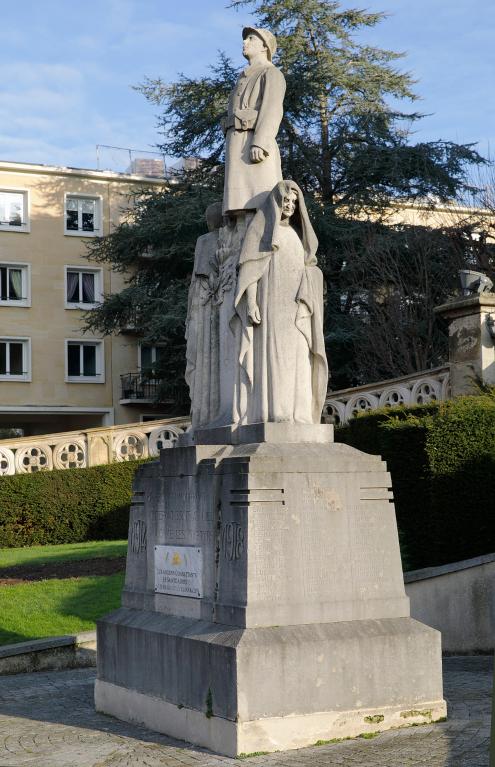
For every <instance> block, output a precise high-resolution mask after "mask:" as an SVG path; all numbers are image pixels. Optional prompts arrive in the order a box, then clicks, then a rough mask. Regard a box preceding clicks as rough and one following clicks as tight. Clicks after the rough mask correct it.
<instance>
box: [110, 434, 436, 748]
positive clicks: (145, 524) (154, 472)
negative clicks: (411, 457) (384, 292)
mask: <svg viewBox="0 0 495 767" xmlns="http://www.w3.org/2000/svg"><path fill="white" fill-rule="evenodd" d="M307 427H308V428H310V429H317V430H320V431H321V433H322V435H324V436H326V437H327V438H328V437H331V433H332V430H331V428H330V427H328V426H320V425H316V426H315V425H307ZM246 428H247V429H248V430H249V428H251V427H246ZM288 428H289V431H290V428H294V429H296V430H297V429H298V428H300V425H297V424H289V425H286V424H276V423H275V424H266V425H265V426H263V427H262V426H260V425H256V426H255V428H254V427H253V431H254V434H255V435H256V434H257V433H258V432H259V431H260V430H261V431H263V430H265V436H266V437H267V438H268V439H269V437H270V433H269V432H270V430H271V429H272V430H273V432H274V434H275V437H276V436H277V433H278V432H280V431H282V433H286V432H287V429H288ZM389 488H390V476H389V474H388V472H387V471H386V467H385V464H384V463H383V461H381V459H380V458H379V457H378V456H370V455H367V454H364V453H360V452H359V451H357V450H355V449H353V448H351V447H349V446H347V445H341V444H334V443H333V442H320V443H318V442H292V443H288V442H282V443H280V442H278V441H277V440H275V441H266V442H262V443H248V444H234V445H232V444H231V445H215V444H211V445H197V446H190V447H176V448H174V449H173V450H168V451H163V453H162V455H161V460H160V463H156V464H152V465H147V466H143V467H142V468H141V470H140V471H139V473H138V475H137V480H136V484H135V494H134V500H133V506H132V509H131V518H130V530H131V539H130V545H129V552H128V567H127V573H126V584H125V589H124V592H123V598H122V604H123V607H122V608H121V609H120V610H118V611H116V612H114V613H112V614H110V615H108V616H106V617H105V618H103V619H102V620H101V621H99V622H98V648H99V649H98V679H99V681H100V682H102V684H101V685H99V688H98V694H97V701H96V702H97V705H98V706H99V707H100V708H101V709H102V710H103V711H105V712H106V713H110V714H114V715H117V716H124V715H125V718H128V719H130V720H132V721H141V722H144V723H146V725H147V726H150V727H155V726H157V725H156V722H157V717H158V720H159V722H160V727H159V729H160V731H162V732H163V731H166V732H168V733H172V734H174V735H176V736H180V737H182V738H186V739H187V738H190V739H193V740H194V741H195V742H197V743H199V744H201V745H206V746H208V747H209V748H212V749H216V748H219V746H218V745H217V743H218V742H220V743H223V745H222V746H221V750H222V751H223V753H228V754H230V755H234V754H237V753H240V752H242V751H244V750H246V749H247V748H248V749H250V750H276V749H281V748H283V749H286V748H292V747H297V746H299V745H301V744H309V743H311V742H313V740H314V739H316V740H318V739H319V738H321V737H322V736H321V734H320V733H321V728H326V731H327V735H328V738H334V737H341V736H342V737H343V736H347V735H354V734H356V730H355V728H356V727H357V722H359V717H360V715H361V713H362V712H363V711H365V712H367V711H368V709H369V710H371V709H373V710H374V711H375V714H371V715H370V716H371V717H373V716H375V715H376V716H377V717H378V718H379V719H380V721H379V724H380V725H381V726H382V727H393V726H395V718H394V717H396V716H399V717H400V715H401V712H404V711H411V710H416V711H425V710H430V708H431V705H432V702H433V703H434V705H433V709H434V710H435V712H436V713H435V716H442V715H443V714H444V713H445V711H444V709H443V708H442V702H441V701H442V699H443V695H442V679H441V671H440V668H441V656H440V636H439V634H438V632H436V631H434V630H432V629H429V628H427V627H426V626H423V625H422V624H420V623H417V622H416V621H414V620H412V619H411V618H410V617H409V603H408V599H407V597H406V595H405V591H404V583H403V578H402V570H401V562H400V553H399V545H398V536H397V526H396V521H395V514H394V508H393V504H391V503H390V500H391V492H390V490H389ZM143 529H146V545H145V546H144V545H136V542H137V541H139V542H141V543H142V542H143V540H144V538H143V535H142V531H143ZM135 530H138V531H139V534H138V533H134V531H135ZM155 546H168V547H171V548H170V550H169V552H170V553H171V562H172V563H173V560H174V557H175V553H176V554H177V562H179V559H180V558H181V555H182V553H183V552H184V550H185V549H184V547H196V548H198V549H200V550H201V554H202V559H203V563H204V567H203V574H202V595H201V598H195V599H192V598H188V597H184V596H177V595H174V594H170V593H156V592H155V559H154V557H155ZM174 547H175V549H176V551H175V549H174ZM177 566H178V565H177ZM134 693H138V694H137V695H135V694H134ZM155 699H159V700H160V705H159V710H160V712H161V713H160V714H159V715H158V714H157V713H156V711H155V712H154V713H153V710H154V707H155V708H156V706H155V705H154V703H153V701H154V700H155ZM174 706H175V708H174ZM176 709H177V710H178V711H179V712H180V713H178V711H176ZM399 709H400V710H399ZM377 712H378V713H377ZM383 712H387V715H385V713H383ZM209 714H213V715H214V717H215V718H216V719H217V722H216V723H215V726H212V723H211V722H209ZM367 715H368V714H367V713H364V714H363V716H362V717H361V718H362V720H363V722H362V723H363V727H364V724H365V717H366V716H367ZM382 717H383V719H382ZM284 718H289V719H291V722H292V725H293V726H294V727H295V726H296V725H297V727H298V728H300V729H297V731H294V727H292V728H291V726H290V723H289V722H288V723H284V722H281V721H280V720H281V719H284ZM220 720H223V721H222V722H220ZM371 723H373V722H371ZM371 723H370V724H371ZM365 729H366V728H365ZM219 732H221V733H223V735H222V736H220V735H219ZM227 732H228V733H229V734H228V737H227V735H226V734H225V733H227ZM232 744H234V746H233V745H232ZM256 744H257V745H256Z"/></svg>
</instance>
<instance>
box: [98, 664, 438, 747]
mask: <svg viewBox="0 0 495 767" xmlns="http://www.w3.org/2000/svg"><path fill="white" fill-rule="evenodd" d="M95 701H96V709H97V710H101V711H105V712H107V713H109V712H112V713H113V715H114V716H116V717H117V718H118V719H123V720H124V721H126V722H129V723H131V724H140V725H144V726H146V727H149V728H150V729H152V730H156V731H157V732H162V733H164V734H165V735H169V736H171V737H176V738H178V739H179V740H186V741H192V742H194V743H196V744H198V745H199V746H204V747H205V748H208V749H210V750H212V751H215V752H217V753H220V754H226V755H228V756H233V757H235V756H237V755H238V754H250V753H255V752H258V753H259V752H260V751H266V752H269V753H271V752H273V751H287V750H292V749H299V748H304V747H305V746H310V745H313V744H314V743H317V742H318V741H319V740H332V739H334V738H337V739H339V738H357V737H358V736H359V735H362V734H363V733H378V732H384V731H386V730H390V729H392V728H398V727H408V726H417V725H419V724H431V723H434V722H437V721H438V720H441V719H444V718H445V715H446V713H447V709H446V704H445V701H444V700H437V701H424V702H423V703H422V705H421V710H417V709H415V708H414V706H412V707H405V706H375V707H373V708H370V709H366V708H362V709H360V710H359V711H332V712H317V713H312V714H299V715H298V714H290V715H288V716H280V717H265V718H263V719H257V720H255V721H251V722H240V723H236V722H230V721H228V720H226V719H222V718H220V717H215V716H212V717H209V718H208V717H206V716H204V714H201V713H199V712H198V711H195V710H193V709H188V708H186V707H182V708H178V707H177V706H176V705H173V704H170V703H167V702H166V701H164V700H162V699H160V698H155V697H153V696H149V695H142V694H141V693H139V692H136V691H135V690H130V689H127V688H124V687H117V686H116V685H112V684H110V683H108V682H103V681H101V680H99V679H97V680H96V686H95Z"/></svg>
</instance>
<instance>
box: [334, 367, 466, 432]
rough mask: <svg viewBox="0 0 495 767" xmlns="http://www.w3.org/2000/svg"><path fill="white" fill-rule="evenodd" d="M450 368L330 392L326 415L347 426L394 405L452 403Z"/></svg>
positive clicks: (439, 368) (434, 369)
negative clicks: (352, 420) (359, 417)
mask: <svg viewBox="0 0 495 767" xmlns="http://www.w3.org/2000/svg"><path fill="white" fill-rule="evenodd" d="M450 396H451V393H450V366H449V365H444V366H443V367H437V368H432V369H431V370H422V371H420V372H419V373H411V375H408V376H401V377H400V378H390V379H388V380H387V381H380V382H379V383H372V384H366V385H365V386H356V387H354V388H352V389H340V390H339V391H330V392H328V395H327V398H326V400H325V407H324V410H323V415H324V416H327V417H331V418H333V419H334V421H335V423H337V424H339V423H347V421H348V420H349V419H350V418H353V417H354V416H355V415H357V414H358V413H362V412H364V411H366V410H376V409H377V408H381V407H392V406H393V405H422V404H424V403H426V402H431V401H432V400H444V399H449V397H450Z"/></svg>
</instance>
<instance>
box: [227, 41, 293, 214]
mask: <svg viewBox="0 0 495 767" xmlns="http://www.w3.org/2000/svg"><path fill="white" fill-rule="evenodd" d="M242 37H243V40H244V43H243V48H242V53H243V56H244V57H245V58H246V59H247V60H248V62H249V65H248V66H247V67H246V68H245V69H244V71H243V72H242V73H241V75H240V77H239V79H238V81H237V83H236V86H235V88H234V90H233V91H232V93H231V94H230V97H229V104H228V111H227V117H225V118H224V120H223V129H224V132H225V186H224V196H223V211H224V213H229V214H232V213H234V214H236V213H237V212H239V211H248V210H251V211H253V210H258V208H259V207H260V206H261V205H262V204H263V202H264V201H265V199H266V197H267V196H268V194H269V193H270V192H271V190H272V189H273V187H274V186H275V184H277V183H278V182H279V181H282V169H281V164H280V152H279V149H278V146H277V142H276V136H277V133H278V130H279V127H280V123H281V121H282V117H283V101H284V95H285V78H284V76H283V74H282V72H281V71H280V70H279V69H277V68H276V67H275V66H274V65H273V64H272V58H273V55H274V54H275V51H276V49H277V41H276V39H275V36H274V35H272V33H271V32H269V31H268V30H267V29H255V28H253V27H245V28H244V29H243V32H242Z"/></svg>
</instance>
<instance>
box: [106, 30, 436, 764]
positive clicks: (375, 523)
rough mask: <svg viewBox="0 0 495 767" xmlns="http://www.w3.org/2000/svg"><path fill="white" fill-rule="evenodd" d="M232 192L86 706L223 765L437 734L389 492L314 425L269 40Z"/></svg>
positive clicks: (199, 286)
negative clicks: (208, 752)
mask: <svg viewBox="0 0 495 767" xmlns="http://www.w3.org/2000/svg"><path fill="white" fill-rule="evenodd" d="M243 37H244V55H245V56H246V58H248V60H249V66H248V67H247V68H246V70H245V71H244V72H243V74H242V75H241V77H240V78H239V80H238V83H237V85H236V87H235V89H234V91H233V92H232V94H231V98H230V100H229V108H228V114H227V117H226V120H225V125H224V128H225V131H226V166H227V167H226V175H225V178H226V182H225V192H224V199H223V216H224V217H223V218H221V214H222V209H221V208H220V206H219V205H218V206H216V208H215V207H213V208H211V207H210V208H209V210H208V211H207V219H208V226H209V229H210V232H209V234H206V235H203V236H202V237H200V238H199V239H198V243H197V247H196V257H195V264H194V270H193V277H192V281H191V288H190V292H189V310H188V319H187V368H186V380H187V382H188V384H189V388H190V394H191V416H192V429H191V431H190V432H188V433H187V434H186V435H183V436H182V437H181V438H180V440H179V441H178V445H177V446H176V447H174V448H173V449H171V450H163V451H162V453H161V456H160V462H156V463H153V464H148V465H146V466H143V467H141V469H140V470H139V472H138V473H137V476H136V480H135V483H134V498H133V505H132V508H131V515H130V523H129V549H128V555H127V567H126V582H125V588H124V591H123V595H122V607H121V608H120V609H119V610H116V611H115V612H114V613H112V614H111V615H108V616H106V617H105V618H103V619H102V620H100V621H99V622H98V679H97V682H96V689H95V698H96V706H97V708H98V709H99V710H101V711H104V712H105V713H108V714H112V715H114V716H117V717H119V718H121V719H125V720H127V721H132V722H138V723H142V724H145V725H146V726H147V727H150V728H151V729H155V730H158V731H160V732H163V733H167V734H169V735H172V736H175V737H177V738H181V739H183V740H186V741H191V742H193V743H196V744H199V745H202V746H206V747H208V748H211V749H213V750H214V751H218V752H220V753H222V754H227V755H229V756H237V755H239V754H241V753H250V752H254V751H276V750H283V749H287V748H297V747H300V746H304V745H310V744H312V743H315V742H316V741H318V740H330V739H332V738H344V737H349V736H355V735H359V734H361V733H364V732H370V731H372V732H376V731H377V730H384V729H389V728H391V727H399V726H404V725H407V724H417V723H423V722H428V723H429V722H432V721H435V720H436V719H438V718H442V717H444V716H445V713H446V708H445V702H444V700H443V694H442V676H441V647H440V634H439V633H438V632H437V631H435V630H433V629H431V628H428V627H427V626H424V625H422V624H420V623H418V622H416V621H414V620H412V619H411V618H410V616H409V601H408V599H407V597H406V595H405V591H404V583H403V577H402V568H401V560H400V551H399V541H398V535H397V527H396V521H395V512H394V506H393V502H392V494H391V480H390V475H389V474H388V472H387V470H386V466H385V464H384V463H383V461H382V460H381V459H380V457H379V456H371V455H366V454H364V453H361V452H359V451H357V450H354V449H353V448H351V447H349V446H346V445H340V444H334V442H333V427H332V426H329V425H323V424H320V417H321V412H322V408H323V404H324V399H325V394H326V388H327V382H328V368H327V362H326V356H325V344H324V337H323V319H322V315H323V276H322V273H321V271H320V269H319V268H318V266H317V261H316V251H317V247H318V241H317V239H316V236H315V233H314V231H313V228H312V225H311V222H310V220H309V216H308V213H307V210H306V205H305V202H304V197H303V194H302V192H301V190H300V189H299V187H298V186H297V184H295V183H294V182H293V181H283V180H282V175H281V169H280V156H279V154H278V147H277V145H276V141H275V138H276V133H277V130H278V126H279V124H280V120H281V117H282V101H283V94H284V89H285V81H284V79H283V76H282V74H281V73H280V72H279V70H277V69H276V68H275V67H274V66H273V64H272V63H271V59H272V56H273V55H274V53H275V49H276V41H275V38H274V37H273V35H271V34H270V33H269V32H268V31H267V30H257V29H252V28H246V29H245V30H244V32H243Z"/></svg>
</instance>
